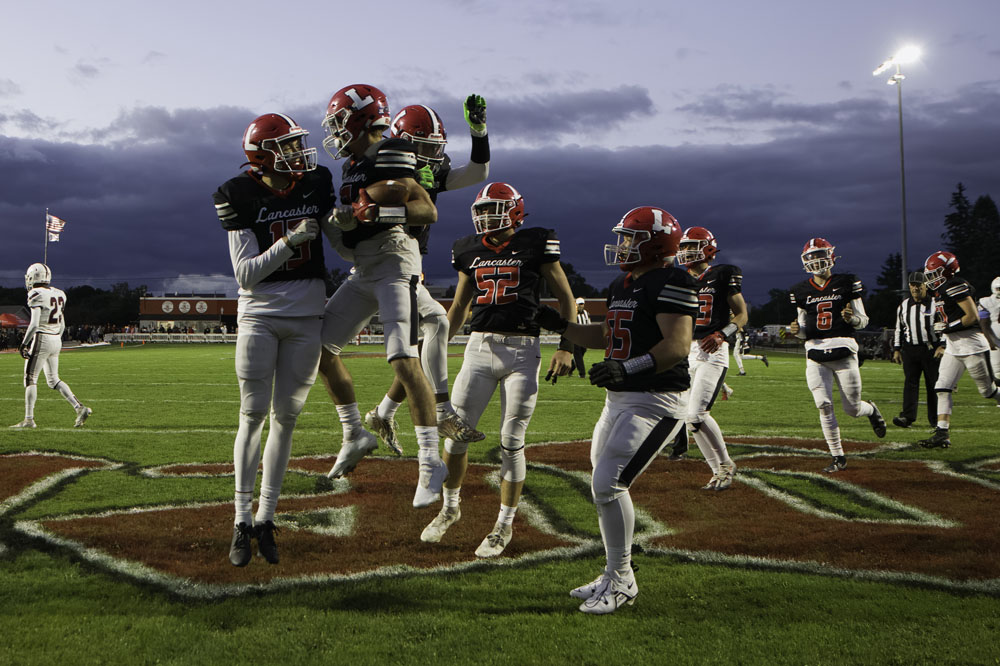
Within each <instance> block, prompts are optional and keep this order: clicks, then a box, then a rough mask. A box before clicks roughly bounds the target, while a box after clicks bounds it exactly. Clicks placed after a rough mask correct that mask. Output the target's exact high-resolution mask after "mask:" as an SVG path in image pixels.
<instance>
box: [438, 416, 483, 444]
mask: <svg viewBox="0 0 1000 666" xmlns="http://www.w3.org/2000/svg"><path fill="white" fill-rule="evenodd" d="M438 434H439V435H440V436H441V437H444V438H446V439H450V440H453V441H456V442H462V443H463V444H468V443H471V442H481V441H483V440H484V439H486V435H484V434H483V433H481V432H479V431H478V430H476V429H475V428H473V427H472V426H470V425H469V424H468V423H466V422H465V421H464V420H462V417H461V416H459V415H458V414H456V413H455V412H450V413H449V414H448V415H447V416H443V417H441V418H440V419H438Z"/></svg>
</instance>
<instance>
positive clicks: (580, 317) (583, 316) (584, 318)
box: [576, 310, 590, 326]
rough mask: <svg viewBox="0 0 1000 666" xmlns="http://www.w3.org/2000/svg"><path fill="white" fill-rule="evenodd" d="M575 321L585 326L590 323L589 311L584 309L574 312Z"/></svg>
mask: <svg viewBox="0 0 1000 666" xmlns="http://www.w3.org/2000/svg"><path fill="white" fill-rule="evenodd" d="M576 323H578V324H580V325H581V326H586V325H587V324H589V323H590V313H589V312H587V311H586V310H584V311H583V312H577V313H576Z"/></svg>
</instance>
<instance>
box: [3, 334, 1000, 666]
mask: <svg viewBox="0 0 1000 666" xmlns="http://www.w3.org/2000/svg"><path fill="white" fill-rule="evenodd" d="M363 351H365V352H374V353H376V354H378V353H379V352H381V350H380V349H378V348H373V349H364V350H363ZM452 352H453V354H456V356H454V357H453V358H452V359H451V366H452V367H451V373H452V377H454V376H455V374H457V372H458V367H459V364H460V362H461V359H460V357H458V356H457V354H459V353H460V352H461V350H460V349H459V348H457V347H455V348H453V349H452ZM551 352H552V348H548V349H546V350H544V352H543V354H544V358H543V368H544V367H545V365H547V363H548V357H549V355H550V354H551ZM598 354H599V353H598V352H596V351H591V352H590V353H589V354H588V361H591V362H593V361H594V360H596V359H597V357H598ZM233 355H234V348H233V347H232V346H222V345H215V346H211V345H205V346H169V345H160V346H156V345H146V346H141V347H127V348H125V349H120V348H102V349H96V350H86V351H71V352H64V353H63V354H62V356H61V360H60V375H61V376H62V378H63V379H64V380H65V381H66V382H67V383H68V384H69V385H70V386H71V387H72V388H73V390H74V391H75V393H76V394H77V395H78V396H79V397H80V398H81V399H82V400H83V401H84V402H85V404H88V405H90V406H91V407H93V408H94V415H93V416H92V417H91V420H90V421H88V422H87V424H86V426H85V427H84V428H81V429H74V428H73V427H72V422H73V413H72V410H71V409H70V407H69V406H68V405H67V404H66V403H65V401H63V400H62V398H61V397H60V396H59V395H58V394H57V393H56V392H54V391H50V390H48V389H47V388H46V387H45V386H44V384H42V386H41V388H40V389H39V400H38V404H37V406H36V410H35V418H36V422H37V423H38V425H39V427H38V429H37V430H34V431H23V432H19V431H11V430H8V429H7V428H6V427H3V428H0V454H11V453H18V452H25V451H43V452H58V453H63V454H72V455H76V456H83V457H90V458H99V459H101V460H106V461H111V462H114V463H117V464H119V466H118V467H116V468H115V469H102V470H94V471H90V472H84V473H83V474H80V475H78V476H74V477H71V478H67V479H63V480H60V481H57V482H55V483H54V484H52V485H51V486H50V487H48V488H46V489H44V490H43V491H42V492H39V493H38V494H36V495H34V496H33V497H31V498H30V499H28V500H26V501H23V502H20V503H17V504H16V505H13V506H11V507H9V510H6V512H0V664H54V663H68V664H86V663H113V664H125V663H129V664H130V663H171V664H219V663H228V662H237V663H239V662H252V663H264V664H268V663H294V664H299V663H326V664H340V663H345V664H346V663H361V664H384V663H399V664H403V663H405V664H409V663H419V664H602V665H604V664H616V663H626V662H638V663H648V664H728V663H739V664H924V663H927V664H930V663H934V664H995V663H1000V638H998V637H1000V592H998V590H1000V583H998V581H997V580H996V579H993V580H992V581H988V582H987V583H986V584H984V585H980V586H978V587H977V586H964V585H962V584H955V585H951V584H949V583H947V582H946V581H945V582H942V581H939V580H936V579H933V578H920V577H913V578H907V577H905V576H888V577H880V576H879V575H877V573H875V574H873V573H871V572H867V573H859V572H857V571H854V570H852V569H850V568H847V569H845V568H843V567H832V566H831V567H825V566H824V565H823V563H821V562H820V563H815V564H810V565H808V566H807V565H792V564H788V563H786V562H785V561H783V560H781V559H780V558H778V559H774V560H773V561H771V560H768V561H761V560H760V559H752V558H750V559H745V560H741V559H739V558H734V557H714V556H713V555H712V553H711V552H710V551H709V552H705V553H684V552H679V551H678V552H671V551H669V550H655V549H654V550H653V552H645V553H637V554H636V555H635V558H634V559H635V561H636V563H637V564H639V566H640V569H641V570H640V572H639V574H638V580H639V582H640V585H641V588H642V593H641V594H640V596H639V597H638V599H637V601H636V603H635V605H634V606H632V607H628V608H624V609H622V610H620V611H619V612H618V613H616V614H614V615H612V616H606V617H591V616H586V615H584V614H582V613H579V612H578V611H577V610H576V606H577V604H576V603H573V600H571V599H570V598H569V597H568V595H567V592H568V590H569V589H571V588H572V587H575V586H576V585H579V584H582V583H585V582H587V581H589V580H591V579H592V578H593V577H594V576H595V575H596V574H597V573H598V572H599V571H600V570H601V568H602V567H603V551H601V550H599V548H597V547H596V546H595V547H591V548H589V549H583V552H582V554H578V555H575V556H573V557H569V558H551V557H550V558H543V559H540V560H537V561H520V562H512V563H511V564H510V565H509V566H471V567H467V568H463V569H457V570H448V571H443V572H440V573H431V574H425V573H413V572H407V573H402V574H398V575H392V576H377V575H376V576H369V577H362V578H358V579H353V580H346V581H319V582H315V583H312V584H301V585H292V586H277V585H276V586H275V587H274V589H264V590H263V591H254V592H251V593H248V594H239V595H232V596H222V597H221V598H214V599H198V598H191V597H185V596H183V595H179V594H176V593H173V592H170V591H167V590H165V589H164V588H163V587H161V586H159V585H157V584H155V583H143V582H137V581H136V580H135V579H134V578H131V577H129V576H123V575H120V574H119V573H116V572H115V570H113V569H109V568H107V567H104V566H101V565H100V564H98V563H95V562H94V561H92V560H88V559H85V558H82V557H80V556H79V555H78V554H77V553H75V552H74V551H72V550H70V549H68V548H65V547H62V546H60V545H58V544H52V543H49V542H46V541H44V540H42V539H39V538H34V537H28V536H26V535H25V534H23V533H22V532H20V531H18V530H17V529H15V523H16V522H17V521H24V520H39V519H45V518H52V517H58V516H61V515H67V514H95V515H96V514H100V513H101V512H107V511H115V510H127V509H130V508H133V507H150V506H158V505H166V504H180V503H186V502H226V501H231V499H232V492H233V488H232V478H231V477H224V476H223V477H206V478H153V477H150V476H144V475H142V474H138V473H137V472H138V471H141V470H143V469H145V468H150V467H154V466H159V465H165V464H169V463H227V462H231V460H232V444H233V436H234V434H235V431H236V423H237V412H238V387H237V383H236V378H235V374H234V371H233ZM347 362H348V367H349V368H350V369H351V371H352V373H353V374H354V376H355V379H356V383H357V393H358V399H359V404H360V406H361V409H362V412H364V411H367V409H370V408H371V407H372V406H373V405H374V404H376V402H377V401H378V400H379V399H380V398H381V397H382V395H383V393H384V391H385V389H386V388H387V387H388V385H389V382H390V379H391V370H390V369H389V367H388V365H387V364H386V363H385V361H384V358H383V357H380V356H377V355H374V356H367V355H352V356H350V357H348V358H347ZM22 363H23V362H22V360H21V359H20V358H19V357H18V356H17V355H16V354H4V355H0V385H2V387H3V390H2V391H0V424H2V425H4V426H6V425H9V424H13V423H16V422H18V421H20V420H21V418H22V417H23V389H22V385H21V369H22ZM746 365H747V371H748V375H747V376H745V377H736V376H731V377H730V379H729V380H728V381H729V384H730V385H731V386H732V387H733V388H734V389H735V394H734V395H733V397H732V399H730V400H729V401H727V402H720V403H718V404H717V405H716V407H715V408H714V409H713V415H714V416H715V418H716V420H717V421H718V422H719V424H720V425H721V427H722V429H723V431H724V433H725V434H726V435H727V436H730V437H736V436H754V437H761V438H763V439H762V440H761V441H762V442H763V443H764V445H766V442H767V438H778V437H781V438H786V437H791V438H810V439H820V438H821V433H820V428H819V420H818V417H817V414H816V409H815V407H814V406H813V403H812V397H811V395H810V394H809V392H808V390H807V389H806V386H805V379H804V371H803V369H804V359H803V358H802V357H801V356H792V355H787V356H775V357H773V358H771V366H770V368H765V367H764V366H763V364H761V363H760V362H759V361H755V360H747V361H746ZM734 374H735V373H734ZM862 376H863V381H864V388H865V390H864V396H865V397H866V398H870V399H873V400H875V401H876V402H877V403H878V404H879V406H880V408H881V410H882V412H883V414H884V415H885V417H886V419H887V420H889V419H891V417H892V416H894V415H895V414H897V413H898V411H899V406H900V397H901V385H902V370H901V369H900V368H899V367H898V366H894V365H891V364H889V363H887V362H868V363H866V364H865V365H864V367H863V369H862ZM603 397H604V392H603V391H602V390H599V389H596V388H594V387H591V386H590V385H589V383H587V382H586V381H585V380H581V379H566V378H563V379H561V380H560V381H559V382H558V384H556V385H555V386H552V385H549V384H544V385H543V386H542V387H541V390H540V395H539V400H538V405H537V408H536V411H535V415H534V418H533V420H532V422H531V427H530V428H529V431H528V442H529V444H535V443H541V442H560V441H571V440H580V439H589V437H590V433H591V430H592V427H593V424H594V422H595V421H596V420H597V417H598V415H599V412H600V409H601V406H602V404H603ZM837 414H838V419H839V420H840V423H841V429H842V433H843V437H844V439H845V440H849V441H862V442H874V441H876V440H875V437H874V435H873V434H872V432H871V429H870V427H869V424H868V421H867V419H850V418H848V417H846V416H844V415H843V413H842V411H841V409H840V405H839V404H838V405H837ZM920 419H921V420H922V419H923V414H921V415H920ZM398 420H399V424H400V432H401V435H402V437H401V440H402V442H403V445H404V448H405V450H406V453H407V454H408V455H411V456H415V454H416V441H415V438H414V436H413V432H412V429H411V427H410V422H409V418H408V415H407V414H406V410H405V409H402V410H400V414H399V417H398ZM498 420H499V407H498V401H496V400H495V401H494V404H493V405H491V407H490V409H489V410H488V411H487V413H486V414H485V415H484V417H483V420H482V421H481V423H480V428H481V429H482V430H483V431H484V432H486V434H487V439H486V441H485V442H482V443H480V444H476V445H473V446H472V447H471V448H470V459H471V460H472V461H480V462H492V461H493V460H495V449H496V447H497V439H498V434H499V422H498ZM953 422H954V426H953V434H952V442H953V446H952V447H951V448H950V449H947V450H935V451H931V452H928V451H925V450H923V449H919V448H912V447H904V446H897V447H885V448H884V449H880V450H878V451H877V452H876V453H875V454H874V457H875V458H878V459H884V460H886V461H907V460H936V461H942V462H943V463H945V464H946V466H948V467H949V469H967V468H968V467H969V466H970V465H977V464H980V463H982V462H983V461H990V460H996V459H997V458H998V456H1000V435H998V434H997V433H998V428H997V425H998V424H1000V410H998V409H997V408H996V407H995V406H993V404H992V403H991V402H988V401H985V400H983V399H982V398H980V397H979V395H978V393H977V392H976V390H975V386H974V385H973V384H972V383H971V381H969V379H968V377H963V379H962V382H961V384H960V386H959V391H958V393H957V395H956V406H955V413H954V420H953ZM927 432H928V431H927V430H925V429H917V428H912V429H910V430H900V429H898V428H893V427H892V426H891V425H890V426H889V436H888V437H887V441H890V442H897V443H900V444H902V443H912V442H915V441H916V440H917V439H918V438H922V437H925V436H926V435H927ZM339 444H340V425H339V423H338V421H337V417H336V413H335V411H334V410H333V407H332V404H331V403H329V402H328V400H327V398H326V395H325V393H324V391H323V390H322V387H321V386H317V387H315V388H314V389H313V391H312V393H311V395H310V397H309V401H308V402H307V404H306V407H305V410H304V413H303V415H302V416H301V418H300V420H299V425H298V427H297V429H296V436H295V445H294V451H293V455H294V456H306V455H327V454H334V453H336V451H337V450H338V448H339ZM692 448H694V447H693V444H692ZM731 451H732V453H733V454H734V457H737V462H739V458H738V456H749V455H753V454H754V453H755V451H756V449H754V448H753V447H752V446H738V445H737V446H732V447H731ZM693 453H694V454H695V455H696V451H693ZM849 453H850V451H849ZM527 456H528V462H529V471H528V479H527V482H526V496H528V497H531V498H533V499H534V500H535V501H536V503H537V504H539V505H544V506H547V507H549V508H552V509H553V510H555V511H556V513H558V515H559V516H560V520H561V521H562V522H561V523H560V526H561V527H560V528H561V529H562V530H564V531H567V532H570V533H573V534H575V535H577V536H579V537H581V538H588V539H590V540H591V542H593V540H594V539H595V538H597V537H596V536H595V535H596V534H597V519H596V514H595V513H594V512H593V509H592V508H588V507H587V502H586V499H587V498H586V496H585V494H584V492H583V490H581V488H585V486H584V485H583V484H573V483H567V482H565V481H563V477H557V476H554V475H552V474H550V473H549V470H548V468H542V467H534V468H533V467H532V466H531V465H532V450H531V448H530V447H529V449H528V453H527ZM827 460H828V459H827V458H826V457H823V456H821V455H818V454H817V455H816V456H815V471H817V472H818V471H819V469H820V468H821V467H822V466H823V465H825V464H826V462H827ZM361 464H362V465H364V464H365V462H362V463H361ZM705 470H706V471H705V474H704V480H707V479H708V476H709V475H710V474H709V473H708V471H707V467H706V468H705ZM766 476H767V474H765V473H760V474H758V475H757V477H756V478H759V479H763V480H764V481H769V482H771V481H773V479H771V478H764V477H766ZM771 476H772V477H774V476H775V475H773V474H772V475H771ZM414 478H415V475H414ZM981 478H982V483H983V485H984V487H986V488H987V490H988V491H989V492H992V493H994V495H996V492H997V489H998V488H1000V473H997V472H996V471H995V466H994V471H989V470H986V471H984V472H983V473H982V475H981ZM646 480H647V479H646V477H642V478H640V479H639V481H638V482H637V483H636V485H635V488H634V489H633V493H632V494H633V498H634V500H635V503H636V505H637V506H638V507H640V508H641V507H642V504H643V486H644V481H646ZM796 483H798V484H800V485H801V484H802V481H801V479H798V478H796V479H792V480H791V481H789V482H788V488H789V492H792V493H798V494H799V495H800V496H807V495H809V493H814V494H815V493H822V486H820V485H817V484H811V485H809V487H807V488H806V487H803V488H799V487H797V486H796V485H795V484H796ZM314 486H315V483H314V479H313V478H311V477H309V476H308V475H304V474H300V473H293V472H289V474H288V477H287V479H286V484H285V495H286V496H289V497H292V496H295V495H296V494H308V493H312V492H313V490H314ZM817 488H820V490H817ZM6 490H7V489H3V488H0V491H4V493H3V497H0V502H2V501H3V500H4V499H6V498H7V497H8V493H7V492H5V491H6ZM411 492H412V491H411ZM727 492H728V493H731V495H729V496H730V497H739V495H735V494H736V493H752V492H755V491H754V490H753V489H752V488H751V487H750V486H749V485H747V484H745V483H737V484H736V487H735V488H734V489H733V490H731V491H727ZM834 494H835V493H834ZM997 498H998V499H1000V495H997ZM807 499H808V498H807ZM817 501H823V502H825V503H826V505H827V506H834V507H837V506H839V505H838V504H837V502H841V503H842V504H844V503H849V502H853V503H852V504H851V506H854V507H858V508H856V513H857V515H858V517H859V519H863V518H866V517H868V516H869V515H876V514H878V515H881V514H882V513H886V512H889V513H891V512H893V511H897V509H895V508H893V507H883V506H882V505H879V504H875V503H872V504H866V503H865V502H866V501H854V500H850V501H849V500H845V499H843V498H836V497H834V498H825V499H824V498H820V500H817ZM845 506H846V504H845ZM7 508H8V507H6V506H5V505H3V504H0V509H7ZM280 509H281V505H280V504H279V511H280ZM835 510H837V511H839V510H840V509H836V508H835ZM845 510H852V511H854V510H855V509H851V508H850V507H848V509H845ZM432 515H433V514H432V513H430V514H428V516H430V517H432ZM521 519H522V518H521V516H520V515H519V517H518V520H521ZM745 519H746V520H751V521H752V520H753V516H748V517H746V518H745ZM387 520H391V516H389V517H387ZM994 522H995V521H994ZM483 527H484V534H485V530H486V529H488V527H489V526H488V525H484V526H483ZM223 529H225V528H223ZM417 536H418V535H417V534H414V536H413V538H414V540H415V541H416V539H417ZM227 538H228V534H227ZM516 538H517V532H515V539H516ZM280 543H281V542H280V538H279V545H280ZM594 543H596V542H594ZM592 545H593V544H592ZM918 555H919V554H918ZM994 555H995V558H994V559H996V558H1000V552H996V553H994ZM402 559H403V560H404V561H405V554H403V557H402ZM472 559H474V558H472ZM218 562H219V567H220V568H227V567H228V568H231V567H230V565H229V564H228V562H227V560H226V552H219V553H218ZM253 566H264V565H262V564H260V563H258V562H254V563H253V565H252V566H251V567H250V568H252V567H253ZM279 566H280V565H279Z"/></svg>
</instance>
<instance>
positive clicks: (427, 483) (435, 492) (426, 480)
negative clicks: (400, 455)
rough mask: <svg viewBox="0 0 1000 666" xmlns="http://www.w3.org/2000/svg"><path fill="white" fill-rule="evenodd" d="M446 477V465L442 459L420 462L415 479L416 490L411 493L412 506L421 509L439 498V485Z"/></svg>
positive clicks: (441, 484) (442, 483)
mask: <svg viewBox="0 0 1000 666" xmlns="http://www.w3.org/2000/svg"><path fill="white" fill-rule="evenodd" d="M447 478H448V466H447V465H445V464H444V461H443V460H437V461H435V462H433V463H429V464H425V463H420V478H419V479H418V480H417V490H416V492H415V493H413V508H415V509H422V508H424V507H425V506H430V505H431V504H434V503H435V502H437V501H438V500H439V499H441V486H443V485H444V481H445V479H447Z"/></svg>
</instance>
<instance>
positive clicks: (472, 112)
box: [465, 94, 486, 132]
mask: <svg viewBox="0 0 1000 666" xmlns="http://www.w3.org/2000/svg"><path fill="white" fill-rule="evenodd" d="M465 122H467V123H469V127H470V128H472V130H473V131H474V132H484V131H486V100H485V99H483V98H482V97H480V96H479V95H475V94H473V95H469V96H468V97H466V98H465Z"/></svg>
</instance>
